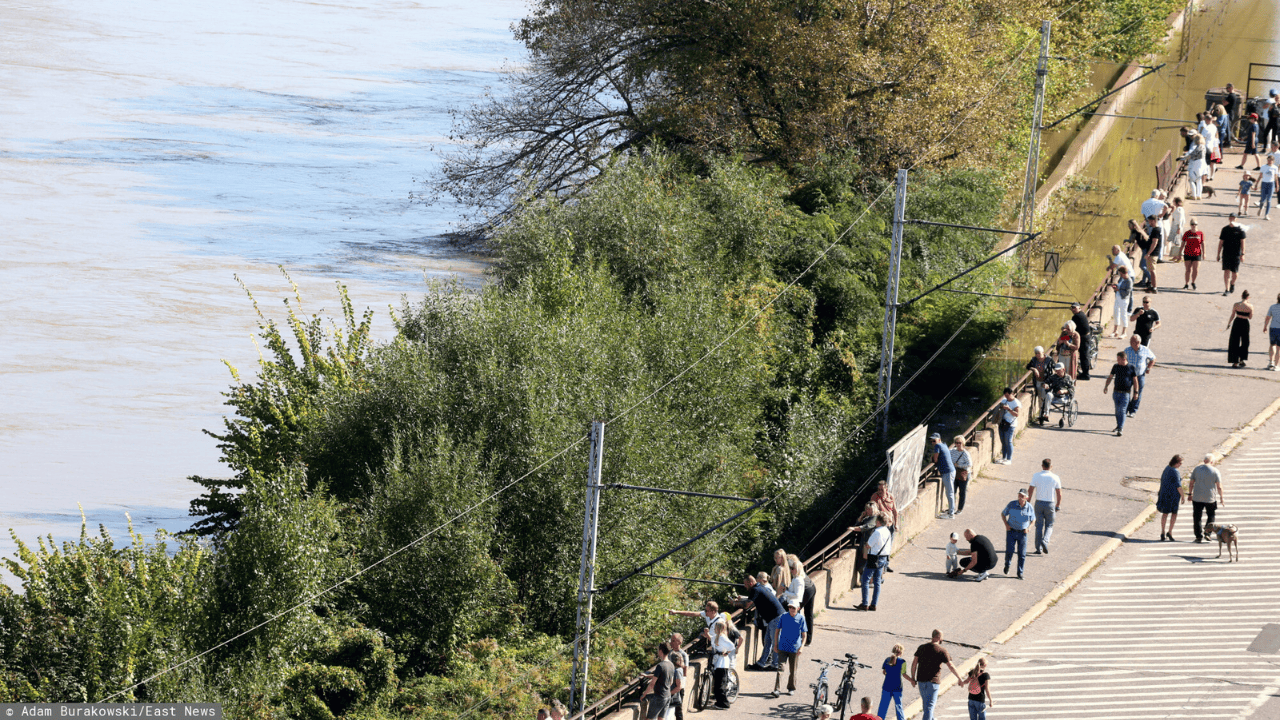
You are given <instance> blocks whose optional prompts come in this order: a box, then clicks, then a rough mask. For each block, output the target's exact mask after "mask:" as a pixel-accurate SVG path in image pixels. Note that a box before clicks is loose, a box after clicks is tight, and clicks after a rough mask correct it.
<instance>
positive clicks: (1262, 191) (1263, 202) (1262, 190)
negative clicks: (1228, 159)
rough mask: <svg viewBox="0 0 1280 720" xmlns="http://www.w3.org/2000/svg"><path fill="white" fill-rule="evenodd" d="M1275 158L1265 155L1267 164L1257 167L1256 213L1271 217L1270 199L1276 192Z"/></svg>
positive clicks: (1265, 217)
mask: <svg viewBox="0 0 1280 720" xmlns="http://www.w3.org/2000/svg"><path fill="white" fill-rule="evenodd" d="M1277 167H1280V166H1277V165H1276V158H1275V156H1274V155H1268V156H1267V164H1266V165H1263V166H1262V167H1260V168H1258V214H1259V215H1262V216H1263V218H1264V219H1266V220H1270V219H1271V200H1272V199H1273V198H1274V197H1275V194H1276V169H1277Z"/></svg>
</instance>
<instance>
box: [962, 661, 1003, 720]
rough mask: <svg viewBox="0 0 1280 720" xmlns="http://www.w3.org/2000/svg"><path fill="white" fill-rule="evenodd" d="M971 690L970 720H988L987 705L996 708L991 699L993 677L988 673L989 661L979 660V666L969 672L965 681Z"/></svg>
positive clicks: (994, 702)
mask: <svg viewBox="0 0 1280 720" xmlns="http://www.w3.org/2000/svg"><path fill="white" fill-rule="evenodd" d="M965 685H966V686H967V688H968V690H969V720H987V705H990V706H991V707H995V705H996V701H995V700H993V699H992V698H991V675H990V674H989V673H988V672H987V659H986V658H978V664H976V665H974V666H973V668H972V669H971V670H969V678H968V679H967V680H966V681H965Z"/></svg>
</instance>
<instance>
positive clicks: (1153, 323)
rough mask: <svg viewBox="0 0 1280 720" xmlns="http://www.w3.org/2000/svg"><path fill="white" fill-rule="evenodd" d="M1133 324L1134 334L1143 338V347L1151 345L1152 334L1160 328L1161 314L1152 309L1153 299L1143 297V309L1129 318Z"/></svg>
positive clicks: (1136, 311) (1139, 309)
mask: <svg viewBox="0 0 1280 720" xmlns="http://www.w3.org/2000/svg"><path fill="white" fill-rule="evenodd" d="M1129 320H1130V321H1132V322H1133V332H1134V333H1135V334H1136V335H1137V336H1138V337H1140V338H1142V344H1143V345H1151V333H1152V332H1153V331H1155V330H1156V329H1157V328H1159V327H1160V313H1158V312H1156V311H1155V310H1153V309H1152V308H1151V298H1150V297H1149V296H1146V295H1144V296H1143V297H1142V307H1140V308H1138V309H1137V310H1135V311H1134V312H1133V316H1132V317H1130V318H1129Z"/></svg>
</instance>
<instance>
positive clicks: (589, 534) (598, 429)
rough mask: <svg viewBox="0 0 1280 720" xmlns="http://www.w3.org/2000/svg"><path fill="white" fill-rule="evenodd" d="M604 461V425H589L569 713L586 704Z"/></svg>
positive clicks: (598, 423) (599, 423)
mask: <svg viewBox="0 0 1280 720" xmlns="http://www.w3.org/2000/svg"><path fill="white" fill-rule="evenodd" d="M603 461H604V423H603V422H600V421H599V420H596V421H595V422H592V423H591V455H590V458H589V459H588V460H587V508H586V513H585V515H584V516H583V520H582V562H581V565H580V566H579V569H578V620H577V623H576V625H575V629H574V639H573V676H572V679H571V680H570V684H569V713H570V714H573V713H577V712H581V711H582V709H583V707H585V706H586V704H587V669H588V666H589V664H590V660H591V606H592V599H593V598H594V597H595V592H596V587H595V586H596V529H597V527H598V525H599V521H600V490H601V489H602V486H601V484H600V469H601V465H602V464H603Z"/></svg>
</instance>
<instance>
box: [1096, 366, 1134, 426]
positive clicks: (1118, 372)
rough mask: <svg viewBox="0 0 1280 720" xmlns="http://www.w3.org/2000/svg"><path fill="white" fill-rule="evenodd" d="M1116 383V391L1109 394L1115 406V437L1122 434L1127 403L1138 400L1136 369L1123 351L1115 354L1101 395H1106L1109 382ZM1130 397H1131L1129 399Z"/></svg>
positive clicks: (1127, 407)
mask: <svg viewBox="0 0 1280 720" xmlns="http://www.w3.org/2000/svg"><path fill="white" fill-rule="evenodd" d="M1112 380H1115V381H1116V389H1115V391H1114V392H1113V393H1111V400H1112V401H1113V402H1114V403H1115V406H1116V437H1120V436H1121V435H1123V434H1124V419H1125V417H1126V416H1127V411H1128V409H1129V401H1130V400H1137V399H1138V391H1139V390H1138V369H1137V368H1135V367H1134V366H1132V365H1130V364H1129V356H1128V355H1125V354H1124V351H1123V350H1121V351H1120V352H1118V353H1116V364H1115V365H1112V366H1111V374H1109V375H1107V381H1106V382H1104V383H1102V394H1103V395H1106V394H1107V388H1108V387H1110V386H1111V381H1112ZM1131 395H1132V397H1130V396H1131Z"/></svg>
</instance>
